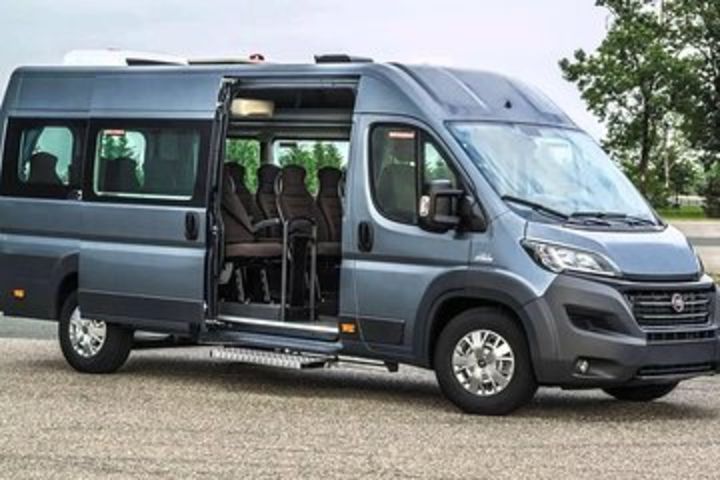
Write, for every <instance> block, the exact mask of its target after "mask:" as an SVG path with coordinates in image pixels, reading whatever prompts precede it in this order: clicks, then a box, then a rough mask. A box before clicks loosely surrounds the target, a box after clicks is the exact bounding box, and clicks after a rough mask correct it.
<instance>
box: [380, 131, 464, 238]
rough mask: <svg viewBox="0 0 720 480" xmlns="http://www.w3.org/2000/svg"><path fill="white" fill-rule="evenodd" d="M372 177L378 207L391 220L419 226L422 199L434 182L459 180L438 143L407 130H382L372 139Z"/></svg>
mask: <svg viewBox="0 0 720 480" xmlns="http://www.w3.org/2000/svg"><path fill="white" fill-rule="evenodd" d="M370 174H371V183H372V193H373V198H374V201H375V205H376V207H377V208H378V210H380V212H381V213H382V214H383V215H384V216H386V217H387V218H389V219H391V220H395V221H397V222H401V223H408V224H416V223H417V218H418V204H419V197H420V195H423V194H424V193H426V191H427V189H428V188H429V186H430V184H431V182H433V181H436V180H449V181H450V182H451V184H452V185H453V186H457V184H458V180H457V176H456V175H455V174H454V173H453V171H452V169H451V167H450V165H449V164H448V162H447V160H446V158H445V157H444V156H443V155H442V154H441V153H440V150H439V149H438V148H437V146H436V145H435V143H434V142H433V141H432V140H431V139H430V137H429V136H428V135H427V134H425V133H424V132H423V131H421V130H418V129H416V128H412V127H405V126H397V125H392V126H385V125H383V126H378V127H375V128H374V129H373V130H372V133H371V135H370Z"/></svg>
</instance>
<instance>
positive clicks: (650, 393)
mask: <svg viewBox="0 0 720 480" xmlns="http://www.w3.org/2000/svg"><path fill="white" fill-rule="evenodd" d="M677 386H678V382H672V383H658V384H653V385H636V386H628V387H612V388H604V389H603V391H604V392H605V393H607V394H608V395H610V396H612V397H615V398H616V399H618V400H623V401H625V402H652V401H653V400H657V399H658V398H662V397H664V396H665V395H668V394H670V392H672V391H673V390H675V387H677Z"/></svg>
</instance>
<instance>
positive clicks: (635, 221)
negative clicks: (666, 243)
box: [570, 211, 656, 225]
mask: <svg viewBox="0 0 720 480" xmlns="http://www.w3.org/2000/svg"><path fill="white" fill-rule="evenodd" d="M570 218H571V219H600V220H610V221H620V222H625V223H627V224H628V225H656V223H655V222H654V221H653V220H650V219H647V218H643V217H638V216H636V215H628V214H626V213H619V212H592V211H588V212H575V213H572V214H571V215H570Z"/></svg>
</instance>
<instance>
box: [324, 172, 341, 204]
mask: <svg viewBox="0 0 720 480" xmlns="http://www.w3.org/2000/svg"><path fill="white" fill-rule="evenodd" d="M341 178H342V171H341V170H340V169H338V168H334V167H323V168H321V169H320V170H318V182H319V183H320V188H319V190H318V195H320V196H331V197H335V196H337V195H338V185H339V184H340V179H341Z"/></svg>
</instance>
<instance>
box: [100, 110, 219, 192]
mask: <svg viewBox="0 0 720 480" xmlns="http://www.w3.org/2000/svg"><path fill="white" fill-rule="evenodd" d="M203 138H204V135H203V133H202V131H201V129H198V128H184V127H174V126H169V127H160V126H147V127H145V126H125V125H120V124H118V125H113V126H112V127H110V128H100V129H98V130H97V135H96V144H95V159H94V165H93V175H92V193H93V195H94V196H96V197H110V198H117V197H122V198H126V199H136V200H138V201H153V200H159V201H170V202H175V201H189V200H192V199H196V200H198V199H199V198H200V195H199V191H200V190H199V189H200V186H201V184H202V181H201V177H202V179H204V175H200V174H199V172H201V170H202V166H201V165H200V159H201V157H202V152H204V151H205V146H204V141H203Z"/></svg>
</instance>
